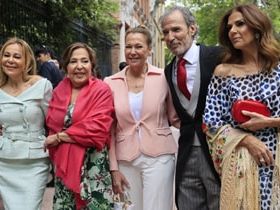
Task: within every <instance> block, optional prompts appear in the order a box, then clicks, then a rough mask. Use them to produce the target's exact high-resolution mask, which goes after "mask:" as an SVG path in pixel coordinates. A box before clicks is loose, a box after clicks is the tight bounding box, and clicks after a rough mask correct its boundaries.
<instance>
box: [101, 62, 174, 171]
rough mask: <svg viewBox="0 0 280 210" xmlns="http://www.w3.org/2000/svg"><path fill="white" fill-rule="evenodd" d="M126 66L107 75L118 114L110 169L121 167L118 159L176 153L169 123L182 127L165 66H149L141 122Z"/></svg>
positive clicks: (106, 79) (113, 132) (110, 153)
mask: <svg viewBox="0 0 280 210" xmlns="http://www.w3.org/2000/svg"><path fill="white" fill-rule="evenodd" d="M126 69H127V68H125V69H124V70H122V71H120V72H118V73H116V74H114V75H112V76H110V77H107V78H105V82H106V83H108V84H109V86H110V88H111V90H112V92H113V97H114V108H115V116H116V118H115V123H114V124H113V128H112V141H111V148H110V151H109V159H110V170H118V163H117V161H118V160H126V161H131V160H134V159H135V158H137V157H138V156H139V155H140V154H141V153H142V154H145V155H149V156H152V157H157V156H159V155H163V154H174V153H175V152H177V145H176V142H175V140H174V138H173V135H172V132H171V129H170V124H172V125H174V126H175V127H179V125H180V121H179V118H178V117H177V114H176V111H175V109H174V107H173V102H172V98H171V94H170V92H169V88H168V85H167V82H166V79H165V76H164V72H163V69H159V68H157V67H155V66H152V65H148V72H147V75H146V79H145V84H144V90H143V91H144V92H143V105H142V113H141V119H140V120H139V121H136V120H135V118H134V117H133V114H132V112H131V109H130V106H129V99H128V88H127V83H126V77H125V72H126ZM169 122H170V124H169ZM138 131H140V133H141V139H140V140H139V138H138Z"/></svg>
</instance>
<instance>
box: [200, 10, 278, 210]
mask: <svg viewBox="0 0 280 210" xmlns="http://www.w3.org/2000/svg"><path fill="white" fill-rule="evenodd" d="M219 41H220V43H221V45H222V46H224V47H225V55H224V57H223V63H222V64H220V65H219V66H217V67H216V69H215V71H214V75H213V78H212V80H211V83H210V85H209V92H208V96H207V99H206V108H205V113H204V123H205V132H206V133H207V136H208V144H209V149H210V152H211V155H212V158H213V161H214V164H215V167H216V170H217V171H218V172H219V173H220V175H221V180H222V188H221V200H220V209H222V210H224V209H226V210H231V209H232V210H239V209H242V210H252V209H255V210H257V209H263V210H265V209H279V208H280V200H279V195H280V177H279V172H280V170H279V166H280V157H279V155H280V153H279V150H280V148H278V133H277V132H278V128H279V127H280V117H279V116H280V91H279V90H280V89H279V88H280V65H279V58H280V45H279V43H278V42H277V41H276V39H275V37H274V35H273V30H272V24H271V21H270V20H269V18H268V17H267V15H265V14H264V13H263V12H262V11H261V10H260V9H259V8H258V7H257V6H255V5H251V4H250V5H239V6H236V7H235V8H233V9H231V10H230V11H228V12H227V13H226V14H225V15H224V17H223V18H222V21H221V24H220V29H219ZM246 99H249V100H254V101H258V102H261V103H263V104H265V105H266V106H267V107H268V108H269V110H270V112H271V116H269V117H267V116H264V115H261V114H258V113H256V112H257V111H258V110H256V112H248V111H242V114H243V115H245V116H247V117H248V118H249V120H248V121H246V122H244V123H238V122H237V120H236V119H233V116H232V114H231V109H232V105H233V103H234V102H235V101H236V100H246Z"/></svg>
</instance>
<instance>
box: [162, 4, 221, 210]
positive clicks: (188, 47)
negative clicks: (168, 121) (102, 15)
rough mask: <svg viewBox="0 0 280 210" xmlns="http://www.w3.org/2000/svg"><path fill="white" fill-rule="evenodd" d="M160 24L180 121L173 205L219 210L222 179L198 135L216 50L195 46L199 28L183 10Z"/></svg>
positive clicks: (176, 9) (187, 209) (171, 11)
mask: <svg viewBox="0 0 280 210" xmlns="http://www.w3.org/2000/svg"><path fill="white" fill-rule="evenodd" d="M160 24H161V28H162V32H163V36H164V41H165V42H166V45H167V47H168V48H169V50H170V51H171V52H172V53H173V54H174V55H175V57H174V59H173V60H172V62H171V63H170V64H169V65H167V66H166V68H165V75H166V79H167V82H168V84H169V87H170V91H171V93H172V97H173V103H174V106H175V109H176V111H177V114H178V116H179V117H180V119H181V128H180V137H179V148H178V159H177V167H176V179H175V186H176V191H175V192H176V194H175V195H176V198H175V199H176V205H177V208H178V209H179V210H218V209H219V193H220V180H219V177H218V175H217V173H216V172H215V169H214V166H213V162H212V160H211V156H210V154H209V150H208V145H207V142H206V139H205V135H204V133H203V132H202V114H203V111H204V106H205V99H206V95H207V87H208V84H209V81H210V79H211V75H212V72H213V70H214V68H215V66H216V65H217V63H218V60H219V54H220V49H219V48H218V47H206V46H204V45H197V44H195V41H194V38H195V36H196V34H197V25H196V22H195V18H194V16H193V15H192V13H191V12H190V11H189V10H188V9H187V8H185V7H178V6H176V7H173V8H170V9H168V10H166V11H165V13H164V14H163V16H162V17H161V18H160ZM182 79H183V80H182Z"/></svg>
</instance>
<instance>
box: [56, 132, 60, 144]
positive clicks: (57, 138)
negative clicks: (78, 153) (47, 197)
mask: <svg viewBox="0 0 280 210" xmlns="http://www.w3.org/2000/svg"><path fill="white" fill-rule="evenodd" d="M56 140H57V142H58V143H60V142H61V138H60V137H59V133H56Z"/></svg>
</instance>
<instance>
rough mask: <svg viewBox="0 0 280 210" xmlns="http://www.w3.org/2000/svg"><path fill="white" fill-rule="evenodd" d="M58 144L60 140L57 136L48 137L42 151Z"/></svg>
mask: <svg viewBox="0 0 280 210" xmlns="http://www.w3.org/2000/svg"><path fill="white" fill-rule="evenodd" d="M59 143H60V140H59V139H57V134H53V135H49V136H48V137H47V138H46V140H45V143H44V150H45V151H46V150H47V148H48V147H54V146H57V145H58V144H59Z"/></svg>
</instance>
